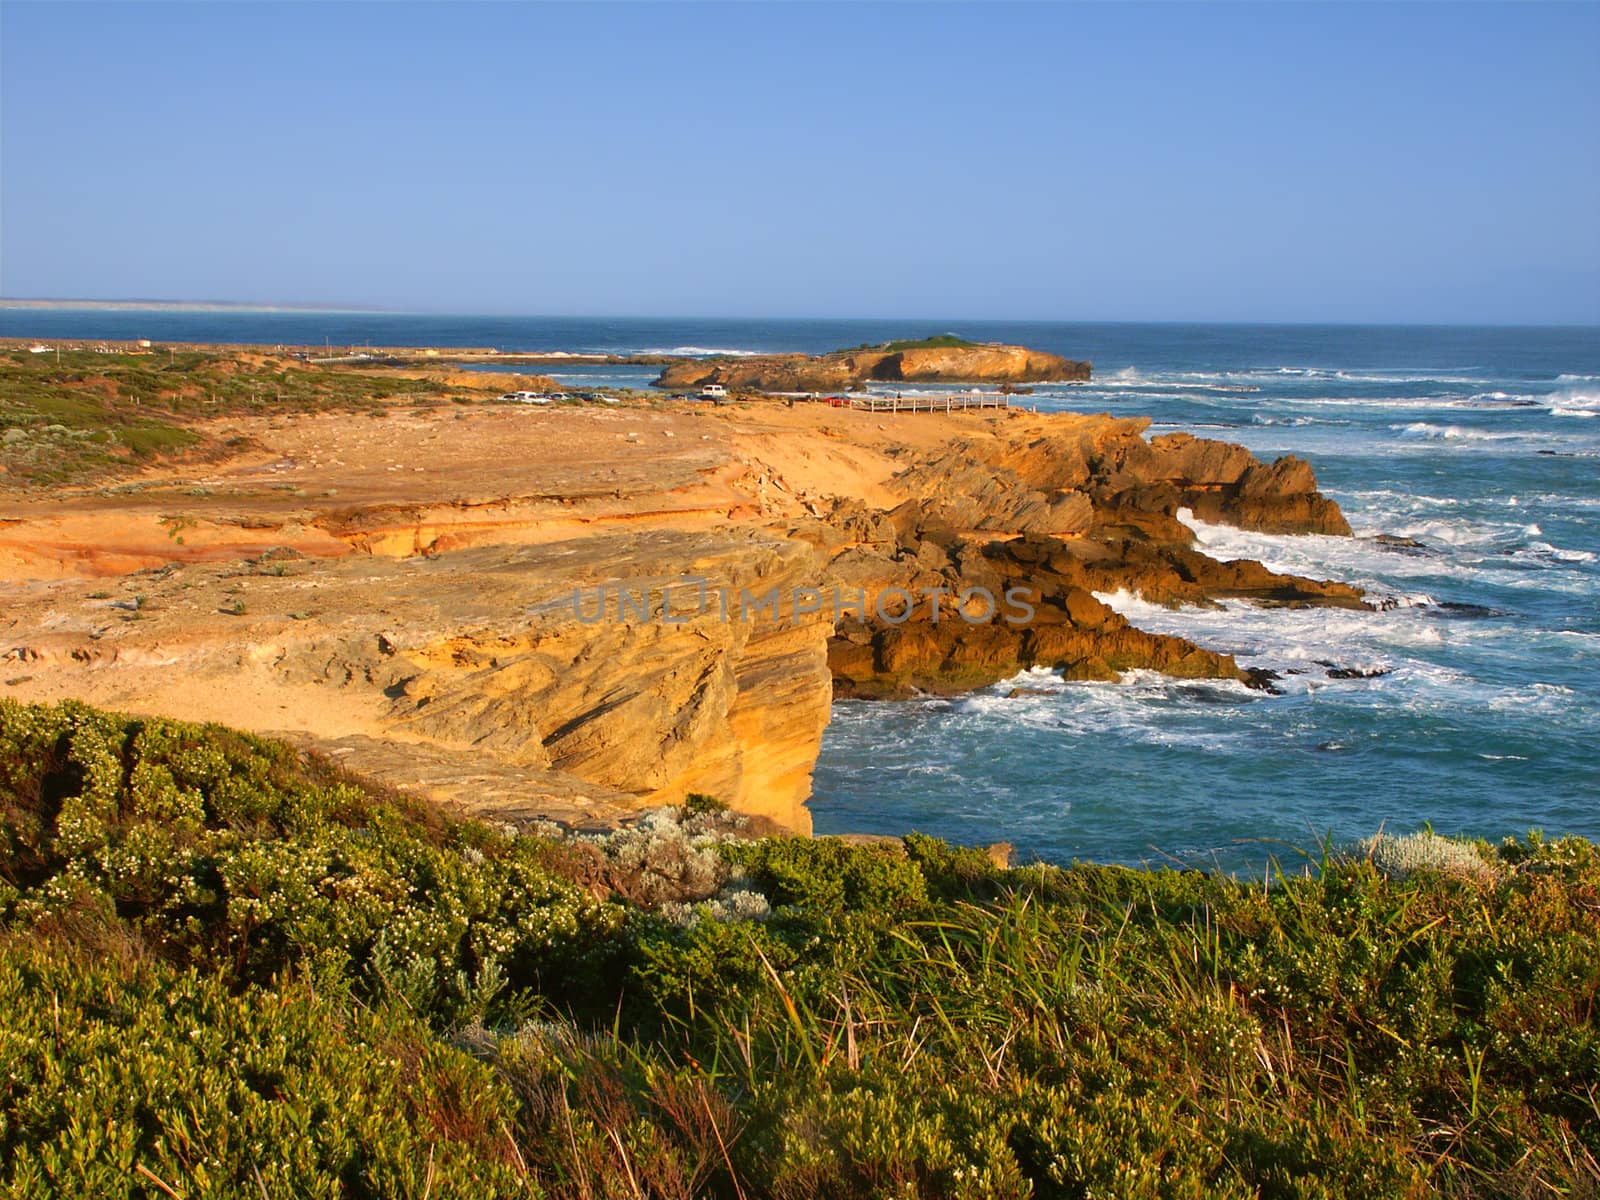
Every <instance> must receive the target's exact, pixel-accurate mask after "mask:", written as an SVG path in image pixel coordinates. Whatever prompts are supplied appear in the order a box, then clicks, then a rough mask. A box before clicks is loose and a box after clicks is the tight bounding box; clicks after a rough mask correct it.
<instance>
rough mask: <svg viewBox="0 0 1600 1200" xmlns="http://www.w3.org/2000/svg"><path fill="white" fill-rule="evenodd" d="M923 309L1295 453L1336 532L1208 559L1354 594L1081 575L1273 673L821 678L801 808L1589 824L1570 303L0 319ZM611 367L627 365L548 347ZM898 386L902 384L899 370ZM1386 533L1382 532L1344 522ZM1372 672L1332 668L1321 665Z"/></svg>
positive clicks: (458, 320) (862, 820) (358, 325)
mask: <svg viewBox="0 0 1600 1200" xmlns="http://www.w3.org/2000/svg"><path fill="white" fill-rule="evenodd" d="M946 331H953V332H958V333H961V334H964V335H965V336H968V337H972V338H976V339H981V340H999V341H1007V342H1018V343H1023V344H1026V345H1029V346H1034V347H1037V348H1039V349H1044V350H1051V351H1055V352H1057V353H1061V354H1065V355H1068V356H1070V357H1074V358H1087V359H1089V360H1091V361H1092V362H1093V363H1094V366H1095V376H1094V379H1093V381H1092V382H1090V383H1089V384H1086V385H1066V386H1059V387H1039V388H1038V389H1036V391H1035V393H1034V394H1033V396H1031V397H1029V398H1028V402H1030V403H1034V404H1037V405H1038V406H1039V407H1040V408H1041V409H1075V410H1082V411H1091V412H1098V411H1105V412H1111V413H1114V414H1118V415H1145V416H1149V417H1150V418H1151V419H1152V420H1153V422H1154V425H1153V427H1152V432H1155V433H1159V432H1165V431H1168V430H1174V429H1186V430H1190V431H1192V432H1194V433H1196V434H1197V435H1200V436H1205V437H1215V438H1221V439H1224V440H1227V441H1234V442H1240V443H1242V444H1244V445H1245V446H1248V447H1249V448H1250V449H1251V450H1253V451H1254V452H1255V453H1256V454H1258V455H1260V456H1262V457H1265V458H1271V457H1274V456H1276V455H1279V454H1285V453H1294V454H1298V455H1301V456H1302V457H1305V458H1307V459H1309V460H1310V461H1311V462H1312V464H1313V465H1314V466H1315V468H1316V471H1317V478H1318V480H1319V483H1320V485H1321V487H1322V489H1323V491H1324V492H1326V493H1327V494H1329V495H1331V496H1332V497H1333V498H1334V499H1336V500H1337V501H1338V502H1339V504H1340V505H1341V506H1342V507H1343V509H1344V511H1345V514H1346V516H1348V518H1349V520H1350V523H1351V525H1352V526H1353V527H1354V529H1355V532H1356V536H1355V537H1354V538H1325V537H1279V536H1267V535H1262V534H1253V533H1245V532H1241V531H1239V530H1234V529H1228V528H1221V527H1211V526H1206V525H1202V524H1199V523H1197V522H1196V523H1194V528H1195V533H1196V537H1197V539H1198V541H1199V543H1200V544H1201V545H1202V546H1203V547H1205V548H1206V549H1207V550H1208V551H1209V552H1210V553H1212V554H1213V555H1215V556H1217V557H1222V558H1237V557H1249V558H1259V559H1261V560H1263V561H1264V562H1266V563H1267V564H1268V565H1269V566H1272V567H1277V568H1280V569H1284V570H1290V571H1294V572H1297V573H1301V574H1308V575H1316V576H1323V577H1328V578H1335V579H1343V580H1348V581H1351V582H1355V583H1359V584H1361V585H1362V586H1364V587H1366V588H1368V589H1369V590H1370V592H1371V594H1372V595H1373V597H1374V598H1376V599H1379V600H1381V601H1382V602H1383V605H1384V607H1383V609H1382V611H1377V612H1371V613H1365V612H1362V613H1351V612H1343V611H1327V612H1323V611H1317V610H1288V609H1270V608H1259V607H1255V606H1251V605H1248V604H1243V603H1228V604H1224V605H1222V606H1221V607H1219V608H1212V609H1190V608H1185V609H1178V610H1168V609H1163V608H1159V607H1156V606H1153V605H1149V604H1146V603H1145V602H1143V601H1142V600H1140V599H1139V598H1138V597H1135V596H1127V595H1117V596H1109V597H1104V598H1105V599H1107V600H1108V602H1110V603H1112V604H1113V605H1114V606H1115V607H1116V608H1117V609H1118V610H1119V611H1121V612H1123V613H1125V614H1127V615H1128V616H1129V617H1131V618H1133V619H1134V620H1135V621H1136V623H1138V624H1140V625H1141V626H1143V627H1144V628H1147V629H1151V630H1157V631H1161V632H1170V633H1178V634H1182V635H1184V636H1186V637H1190V638H1192V639H1194V640H1196V641H1198V642H1200V643H1202V644H1203V645H1206V646H1208V647H1211V648H1213V649H1217V650H1223V651H1228V652H1231V653H1233V654H1235V655H1237V656H1238V657H1239V659H1240V661H1241V662H1242V663H1244V664H1245V665H1247V666H1264V667H1268V668H1271V669H1273V670H1274V671H1277V672H1279V673H1280V676H1281V682H1280V685H1279V688H1280V690H1281V692H1282V694H1281V695H1268V694H1264V693H1261V692H1255V691H1250V690H1247V689H1245V688H1243V687H1242V686H1238V685H1233V684H1222V683H1207V682H1193V681H1175V680H1167V679H1163V678H1161V677H1159V676H1154V675H1147V674H1143V673H1135V674H1133V675H1130V676H1128V677H1126V678H1124V679H1123V680H1122V681H1121V682H1119V683H1065V682H1063V681H1061V680H1059V679H1057V678H1054V677H1052V676H1051V675H1049V673H1047V672H1030V673H1029V675H1028V677H1027V679H1026V682H1027V685H1028V686H1027V687H1026V689H1024V691H1023V694H1020V695H1018V696H1016V697H1011V696H1009V695H1008V693H1009V692H1011V691H1012V690H1013V689H1014V686H1015V684H1014V681H1013V682H1008V683H1005V684H1001V685H999V686H996V687H994V688H990V689H987V690H985V691H983V692H980V693H978V694H975V695H971V696H967V697H963V698H960V699H953V700H932V699H930V700H925V701H912V702H903V703H873V702H863V701H850V702H841V703H839V704H837V705H835V708H834V715H833V721H832V724H831V726H830V728H829V730H828V732H827V735H826V737H825V739H824V743H823V749H822V755H821V758H820V760H819V762H818V765H817V771H816V794H815V798H814V800H813V802H812V812H813V814H814V817H815V823H816V829H817V831H818V832H819V833H830V832H844V831H850V832H865V833H901V832H905V831H906V830H910V829H916V830H921V831H923V832H925V833H930V834H934V835H937V836H941V837H946V838H949V839H951V840H953V841H958V842H963V843H988V842H995V841H1006V842H1010V843H1012V844H1013V845H1014V846H1015V847H1016V850H1017V853H1018V856H1019V857H1020V858H1021V859H1023V860H1028V859H1045V860H1049V861H1054V862H1065V861H1070V860H1072V859H1074V858H1083V859H1094V860H1099V861H1113V862H1128V863H1137V862H1152V863H1160V862H1174V863H1182V864H1184V865H1195V866H1220V867H1223V868H1225V869H1238V870H1256V869H1258V868H1259V867H1260V865H1261V864H1262V862H1263V861H1264V860H1265V858H1266V857H1267V856H1268V855H1269V854H1271V855H1275V856H1277V857H1279V858H1280V859H1284V860H1287V861H1291V862H1292V861H1293V860H1294V859H1295V857H1296V855H1297V854H1299V853H1301V852H1304V853H1306V854H1311V855H1315V854H1316V853H1318V850H1319V847H1320V846H1321V845H1322V844H1323V843H1324V842H1325V841H1327V840H1330V839H1331V840H1332V841H1333V842H1334V843H1335V844H1348V843H1350V842H1352V841H1354V840H1356V839H1359V838H1361V837H1364V836H1367V835H1370V834H1372V833H1375V832H1377V831H1378V830H1380V829H1387V830H1389V831H1391V832H1403V831H1411V830H1415V829H1418V828H1420V827H1422V826H1423V825H1424V824H1431V825H1432V827H1433V828H1434V829H1435V830H1436V831H1438V832H1441V833H1450V834H1462V835H1471V836H1476V837H1483V838H1488V839H1491V840H1498V839H1500V838H1502V837H1506V836H1520V835H1523V834H1526V833H1527V832H1529V831H1530V830H1533V829H1537V830H1541V831H1543V833H1544V834H1545V835H1546V836H1549V837H1554V836H1559V835H1562V834H1581V835H1584V836H1586V837H1590V838H1596V839H1600V757H1597V747H1600V679H1597V669H1600V561H1597V557H1600V330H1597V329H1592V328H1562V329H1535V328H1493V329H1474V328H1462V327H1392V326H1383V327H1358V326H1326V327H1324V326H1287V325H1285V326H1279V325H1138V324H1081V323H1080V324H1058V323H1029V322H976V321H928V320H915V321H876V320H875V321H814V320H794V321H765V320H636V319H615V320H602V319H581V318H560V319H553V318H512V317H466V316H461V317H453V316H421V315H399V314H352V313H311V312H279V313H259V312H245V311H209V312H166V311H133V310H92V311H85V310H75V311H65V310H58V311H19V310H0V335H5V336H14V337H38V338H41V339H44V340H48V339H49V338H51V337H72V338H108V339H110V338H117V339H121V338H138V337H148V338H152V339H155V340H158V341H160V340H173V341H176V340H182V341H197V342H203V341H228V342H232V341H238V342H260V343H266V344H280V343H296V344H310V343H323V342H325V341H326V342H329V343H331V344H333V345H335V346H339V345H362V344H365V343H369V342H370V343H371V344H373V345H436V346H451V345H455V346H495V347H498V348H500V349H502V350H556V349H561V350H575V351H592V352H617V353H628V352H643V351H671V352H677V353H707V352H712V351H721V352H740V353H754V352H766V351H780V350H801V351H812V352H815V351H822V350H828V349H833V348H836V347H839V346H848V345H856V344H860V343H863V342H877V341H882V340H886V339H890V338H900V337H921V336H926V335H928V334H931V333H941V332H946ZM552 373H553V374H555V375H556V376H557V377H558V378H561V379H562V381H563V382H566V383H570V384H571V385H572V386H574V387H578V386H592V385H593V383H594V382H601V383H604V384H605V385H608V386H613V387H628V386H642V385H643V384H644V383H646V382H648V380H649V379H650V378H652V377H653V375H654V371H653V370H651V369H643V368H627V367H616V368H593V367H582V368H574V369H572V370H571V371H567V370H564V369H563V370H559V371H555V372H552ZM902 390H904V389H902ZM1378 534H1391V535H1394V536H1395V537H1397V538H1401V539H1408V541H1409V542H1410V543H1414V544H1392V543H1390V544H1386V543H1383V542H1379V541H1377V540H1375V538H1376V535H1378ZM1330 663H1331V664H1336V665H1337V666H1339V667H1348V668H1355V669H1357V670H1359V671H1361V672H1371V673H1373V674H1372V676H1371V677H1368V678H1349V679H1335V678H1330V677H1329V676H1328V674H1327V667H1326V664H1330Z"/></svg>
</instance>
